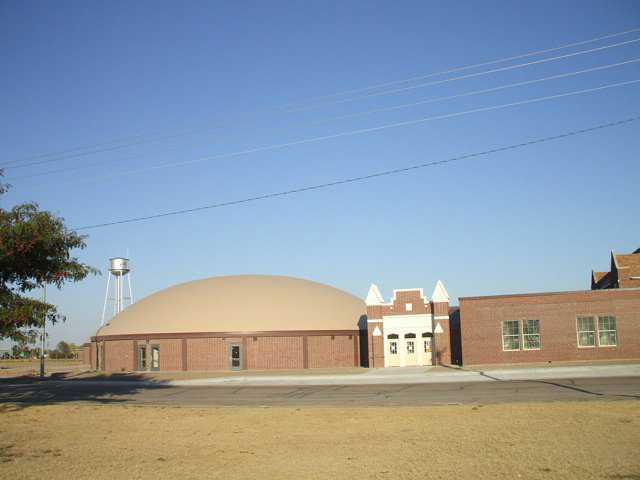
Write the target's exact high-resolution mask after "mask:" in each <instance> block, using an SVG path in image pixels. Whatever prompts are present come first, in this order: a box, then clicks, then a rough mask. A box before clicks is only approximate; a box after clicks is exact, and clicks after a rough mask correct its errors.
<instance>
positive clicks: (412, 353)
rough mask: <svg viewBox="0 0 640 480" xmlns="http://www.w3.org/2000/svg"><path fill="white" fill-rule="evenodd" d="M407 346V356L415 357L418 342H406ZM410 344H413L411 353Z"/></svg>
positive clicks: (412, 340)
mask: <svg viewBox="0 0 640 480" xmlns="http://www.w3.org/2000/svg"><path fill="white" fill-rule="evenodd" d="M406 344H407V355H414V354H415V353H416V341H415V339H414V338H412V339H411V340H406ZM409 344H411V351H409Z"/></svg>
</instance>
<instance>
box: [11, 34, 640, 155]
mask: <svg viewBox="0 0 640 480" xmlns="http://www.w3.org/2000/svg"><path fill="white" fill-rule="evenodd" d="M638 31H640V28H634V29H631V30H626V31H622V32H616V33H613V34H609V35H604V36H599V37H594V38H590V39H587V40H583V41H580V42H574V43H568V44H565V45H561V46H558V47H553V48H548V49H544V50H536V51H531V52H527V53H523V54H519V55H515V56H511V57H504V58H500V59H497V60H491V61H488V62H482V63H476V64H471V65H465V66H462V67H456V68H452V69H448V70H441V71H438V72H434V73H430V74H427V75H421V76H418V77H412V78H408V79H406V80H395V81H392V82H386V83H382V84H378V85H373V86H369V87H363V88H357V89H352V90H345V91H342V92H338V93H334V94H330V95H325V96H323V97H311V98H310V99H309V101H317V100H318V99H320V98H329V97H335V96H341V95H345V94H347V93H356V92H360V91H368V90H373V89H376V88H382V87H386V86H391V85H396V84H399V83H406V82H410V81H416V80H422V79H426V78H430V77H434V76H438V75H444V74H448V73H455V72H459V71H464V70H469V69H472V68H477V67H481V66H488V65H495V64H499V63H504V62H508V61H511V60H516V59H520V58H526V57H531V56H536V55H541V54H544V53H549V52H553V51H558V50H564V49H567V48H571V47H576V46H579V45H585V44H589V43H594V42H598V41H600V40H605V39H609V38H615V37H620V36H623V35H628V34H630V33H634V32H638ZM302 102H305V100H302ZM307 103H308V102H307ZM296 104H299V102H298V103H296ZM296 104H288V105H284V106H280V107H271V108H264V109H257V110H252V111H250V112H248V114H255V113H257V112H259V111H269V112H279V113H288V111H287V110H286V109H287V108H288V107H291V106H292V105H293V106H295V105H296ZM225 126H227V125H216V126H212V125H206V126H204V127H200V128H196V129H191V130H187V131H184V130H180V131H177V132H175V131H174V132H170V133H167V134H162V135H160V136H155V137H150V135H152V134H138V135H133V136H129V137H121V138H115V139H111V140H108V141H105V142H101V143H96V144H91V145H85V146H82V147H74V148H69V149H66V150H60V151H57V152H50V153H44V154H39V155H33V156H30V157H25V158H22V159H17V160H10V161H7V162H5V164H4V165H2V166H0V168H10V164H15V163H21V162H25V161H29V160H39V159H43V158H46V157H55V158H52V159H49V160H50V161H57V160H65V159H68V158H76V157H82V156H87V155H94V154H97V153H102V152H106V151H113V150H118V149H122V148H129V147H132V146H136V145H141V144H144V143H149V142H154V141H162V140H166V139H171V138H176V137H181V136H184V135H190V134H194V133H197V132H199V131H206V130H208V129H209V128H212V127H214V128H224V127H225ZM122 142H125V143H122ZM106 146H107V148H98V147H106ZM88 149H93V150H89V151H87V152H83V151H82V150H88ZM41 163H46V162H38V161H36V162H31V163H29V164H28V165H25V166H29V165H39V164H41Z"/></svg>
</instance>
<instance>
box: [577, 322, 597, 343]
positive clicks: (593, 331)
mask: <svg viewBox="0 0 640 480" xmlns="http://www.w3.org/2000/svg"><path fill="white" fill-rule="evenodd" d="M581 318H591V319H592V320H593V330H580V319H581ZM580 333H593V345H580ZM576 345H578V348H596V346H597V345H598V317H597V316H595V315H577V316H576Z"/></svg>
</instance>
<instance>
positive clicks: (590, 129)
mask: <svg viewBox="0 0 640 480" xmlns="http://www.w3.org/2000/svg"><path fill="white" fill-rule="evenodd" d="M637 120H640V116H636V117H631V118H626V119H623V120H618V121H615V122H610V123H604V124H600V125H596V126H593V127H588V128H583V129H580V130H572V131H569V132H565V133H562V134H559V135H553V136H548V137H542V138H537V139H534V140H530V141H528V142H522V143H516V144H512V145H507V146H503V147H498V148H492V149H490V150H484V151H481V152H475V153H470V154H467V155H461V156H458V157H452V158H448V159H444V160H436V161H433V162H425V163H420V164H417V165H412V166H409V167H403V168H395V169H393V170H384V171H381V172H376V173H371V174H368V175H362V176H359V177H351V178H344V179H341V180H335V181H332V182H327V183H320V184H316V185H308V186H305V187H299V188H294V189H291V190H284V191H281V192H274V193H267V194H264V195H258V196H255V197H248V198H243V199H240V200H231V201H227V202H220V203H213V204H210V205H204V206H201V207H195V208H186V209H182V210H172V211H169V212H164V213H157V214H153V215H147V216H142V217H133V218H127V219H124V220H116V221H112V222H105V223H97V224H94V225H85V226H83V227H79V228H75V229H73V230H91V229H96V228H102V227H108V226H112V225H122V224H125V223H134V222H142V221H145V220H152V219H155V218H163V217H169V216H174V215H183V214H187V213H194V212H198V211H202V210H210V209H214V208H222V207H230V206H234V205H241V204H244V203H250V202H257V201H260V200H267V199H271V198H276V197H283V196H287V195H293V194H297V193H302V192H308V191H311V190H319V189H322V188H329V187H334V186H338V185H345V184H350V183H356V182H362V181H365V180H371V179H373V178H379V177H385V176H389V175H397V174H399V173H405V172H410V171H414V170H419V169H422V168H427V167H433V166H435V165H442V164H445V163H452V162H457V161H461V160H466V159H469V158H474V157H480V156H486V155H491V154H494V153H499V152H504V151H507V150H514V149H517V148H523V147H528V146H531V145H536V144H539V143H545V142H550V141H553V140H560V139H562V138H567V137H573V136H576V135H581V134H584V133H588V132H593V131H596V130H602V129H605V128H612V127H617V126H621V125H625V124H627V123H631V122H635V121H637Z"/></svg>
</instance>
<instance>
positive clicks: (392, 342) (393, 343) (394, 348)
mask: <svg viewBox="0 0 640 480" xmlns="http://www.w3.org/2000/svg"><path fill="white" fill-rule="evenodd" d="M387 339H388V340H389V354H390V355H397V354H398V335H396V334H395V333H391V334H389V335H387Z"/></svg>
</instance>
